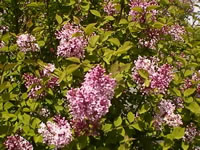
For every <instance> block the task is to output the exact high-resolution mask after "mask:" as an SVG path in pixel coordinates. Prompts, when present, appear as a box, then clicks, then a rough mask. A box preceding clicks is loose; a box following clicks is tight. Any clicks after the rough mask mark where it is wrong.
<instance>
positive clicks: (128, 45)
mask: <svg viewBox="0 0 200 150" xmlns="http://www.w3.org/2000/svg"><path fill="white" fill-rule="evenodd" d="M132 47H133V43H132V42H130V41H126V42H125V43H124V44H123V45H122V46H121V47H120V48H119V49H118V50H117V51H116V52H115V55H121V54H124V53H126V52H127V51H128V50H129V49H131V48H132Z"/></svg>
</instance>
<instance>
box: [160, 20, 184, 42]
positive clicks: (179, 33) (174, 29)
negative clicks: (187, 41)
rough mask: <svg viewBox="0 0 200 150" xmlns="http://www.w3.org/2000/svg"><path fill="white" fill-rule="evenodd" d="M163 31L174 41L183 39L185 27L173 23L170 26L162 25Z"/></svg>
mask: <svg viewBox="0 0 200 150" xmlns="http://www.w3.org/2000/svg"><path fill="white" fill-rule="evenodd" d="M162 30H163V33H164V34H166V35H170V36H171V37H172V38H173V40H175V41H184V39H183V35H184V34H185V28H184V27H183V26H180V25H179V24H175V25H172V26H169V27H168V26H165V27H163V29H162Z"/></svg>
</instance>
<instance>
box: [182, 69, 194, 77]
mask: <svg viewBox="0 0 200 150" xmlns="http://www.w3.org/2000/svg"><path fill="white" fill-rule="evenodd" d="M193 73H194V71H193V70H186V71H185V72H184V77H187V76H190V75H192V74H193Z"/></svg>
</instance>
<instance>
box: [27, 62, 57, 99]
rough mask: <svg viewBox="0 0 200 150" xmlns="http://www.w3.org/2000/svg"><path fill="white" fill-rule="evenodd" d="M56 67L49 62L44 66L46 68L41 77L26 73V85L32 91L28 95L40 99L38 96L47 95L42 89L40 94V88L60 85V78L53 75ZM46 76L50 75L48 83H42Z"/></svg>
mask: <svg viewBox="0 0 200 150" xmlns="http://www.w3.org/2000/svg"><path fill="white" fill-rule="evenodd" d="M54 69H55V66H54V65H52V64H48V65H47V66H45V67H44V69H43V70H42V71H41V72H40V75H41V78H38V77H36V76H34V75H31V74H28V73H25V74H24V75H23V78H24V80H25V86H26V88H27V89H30V91H29V92H28V96H29V97H30V98H33V99H38V98H42V97H43V96H45V94H46V93H45V92H44V91H42V92H41V93H40V94H38V92H39V91H40V90H42V88H46V87H47V88H52V89H53V88H54V87H56V86H59V83H58V78H57V77H54V76H52V73H53V71H54ZM44 77H48V78H49V80H48V82H47V83H46V85H42V79H43V78H44Z"/></svg>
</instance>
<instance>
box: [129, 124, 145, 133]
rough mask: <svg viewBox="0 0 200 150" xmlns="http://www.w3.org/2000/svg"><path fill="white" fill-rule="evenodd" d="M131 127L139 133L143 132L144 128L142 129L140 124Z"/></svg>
mask: <svg viewBox="0 0 200 150" xmlns="http://www.w3.org/2000/svg"><path fill="white" fill-rule="evenodd" d="M131 127H133V128H135V129H137V130H138V131H142V130H143V129H142V127H141V125H140V124H139V123H138V122H137V123H134V124H132V125H131Z"/></svg>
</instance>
